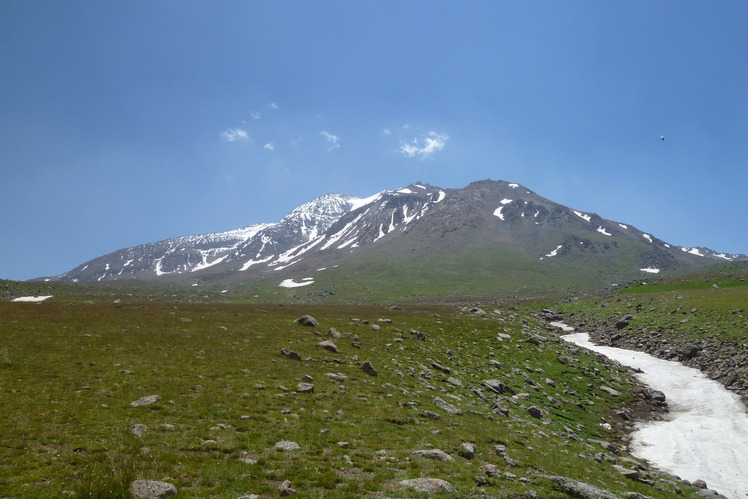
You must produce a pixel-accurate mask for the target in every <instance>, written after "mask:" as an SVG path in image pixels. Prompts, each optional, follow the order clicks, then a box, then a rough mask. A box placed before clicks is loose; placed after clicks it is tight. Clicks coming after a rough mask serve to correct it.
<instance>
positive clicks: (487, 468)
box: [480, 464, 500, 477]
mask: <svg viewBox="0 0 748 499" xmlns="http://www.w3.org/2000/svg"><path fill="white" fill-rule="evenodd" d="M480 469H481V471H482V472H483V473H485V474H486V476H490V477H495V476H499V474H500V471H499V467H498V466H496V465H495V464H484V465H483V466H481V468H480Z"/></svg>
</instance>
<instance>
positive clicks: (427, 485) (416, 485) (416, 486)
mask: <svg viewBox="0 0 748 499" xmlns="http://www.w3.org/2000/svg"><path fill="white" fill-rule="evenodd" d="M400 485H401V486H402V487H406V488H409V489H413V490H415V491H417V492H427V493H431V494H435V493H437V492H447V493H450V494H453V493H455V492H457V490H456V489H455V488H454V486H453V485H452V484H451V483H449V482H448V481H446V480H442V479H440V478H411V479H410V480H403V481H401V482H400Z"/></svg>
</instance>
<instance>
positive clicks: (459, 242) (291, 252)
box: [47, 180, 748, 287]
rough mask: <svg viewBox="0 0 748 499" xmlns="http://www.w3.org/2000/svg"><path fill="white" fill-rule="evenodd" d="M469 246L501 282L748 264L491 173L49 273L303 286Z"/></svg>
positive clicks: (448, 257) (442, 264)
mask: <svg viewBox="0 0 748 499" xmlns="http://www.w3.org/2000/svg"><path fill="white" fill-rule="evenodd" d="M470 251H473V252H475V254H476V255H477V257H476V263H475V265H478V266H479V265H481V263H480V261H481V260H485V262H484V263H483V265H484V268H483V271H484V272H486V273H488V274H495V276H497V277H498V276H500V275H502V272H506V271H511V270H512V269H511V268H510V267H512V266H513V265H514V264H513V263H512V262H516V265H517V266H520V267H523V268H525V269H530V270H531V271H532V272H533V273H542V272H544V271H551V270H555V271H559V272H562V273H563V272H566V273H574V272H577V273H578V272H586V273H589V274H590V275H593V274H594V275H596V280H598V281H600V282H603V281H606V280H608V281H610V280H611V279H616V280H617V279H619V278H626V277H627V276H628V277H633V276H641V275H646V274H648V273H657V272H661V271H662V272H669V271H679V270H688V269H697V268H701V267H704V266H708V265H710V264H711V263H714V262H718V261H738V260H748V257H746V255H742V254H731V255H728V254H724V253H719V252H716V251H714V250H711V249H708V248H702V247H680V246H676V245H671V244H668V243H666V242H665V241H662V240H661V239H659V238H657V237H655V236H653V235H651V234H649V233H645V232H643V231H640V230H639V229H637V228H636V227H634V226H633V225H631V224H625V223H621V222H615V221H612V220H607V219H605V218H602V217H600V216H599V215H597V214H596V213H591V212H582V211H579V210H576V209H573V208H569V207H566V206H563V205H561V204H559V203H556V202H554V201H551V200H549V199H547V198H544V197H542V196H540V195H538V194H536V193H535V192H533V191H531V190H530V189H528V188H526V187H524V186H521V185H520V184H517V183H510V182H506V181H494V180H481V181H476V182H473V183H471V184H469V185H468V186H466V187H464V188H460V189H443V188H440V187H435V186H431V185H428V184H424V183H420V182H418V183H415V184H410V185H409V186H406V187H403V188H401V189H397V190H393V191H382V192H379V193H376V194H374V195H372V196H369V197H368V198H356V197H353V196H349V195H345V194H325V195H323V196H320V197H318V198H316V199H314V200H312V201H309V202H307V203H304V204H302V205H300V206H299V207H298V208H296V209H294V210H292V211H291V213H289V214H288V215H286V216H285V217H283V218H282V219H281V220H280V221H278V222H275V223H260V224H253V225H248V226H245V227H243V228H239V229H235V230H231V231H226V232H219V233H211V234H198V235H192V236H182V237H177V238H171V239H166V240H163V241H159V242H156V243H149V244H144V245H139V246H134V247H131V248H125V249H122V250H118V251H115V252H112V253H109V254H107V255H103V256H101V257H98V258H96V259H93V260H90V261H88V262H85V263H83V264H81V265H79V266H78V267H76V268H75V269H72V270H71V271H68V272H66V273H64V274H61V275H59V276H55V277H51V278H47V280H62V281H101V280H118V279H143V278H156V277H165V276H170V277H172V278H187V279H188V280H191V281H192V282H193V283H197V282H200V283H204V282H214V283H220V282H222V281H231V282H242V281H244V282H247V281H256V280H263V279H271V280H275V281H280V284H277V283H276V285H279V286H281V287H302V286H310V285H312V284H313V283H314V281H315V279H314V278H311V277H310V276H308V275H307V276H305V277H301V279H305V280H301V281H300V280H299V279H300V277H299V276H298V274H301V273H304V272H306V273H309V272H311V271H312V270H314V271H316V270H317V269H326V268H330V267H333V266H336V265H343V266H344V267H345V265H347V264H354V263H355V264H356V265H358V266H359V267H361V268H364V267H366V262H365V260H366V258H371V259H377V260H378V259H381V258H390V259H391V260H392V261H393V262H394V261H401V262H402V265H407V262H409V261H410V262H412V263H413V264H414V265H415V266H418V265H421V264H422V263H423V260H424V259H432V260H433V261H434V265H435V266H436V268H435V269H434V272H436V273H439V272H442V271H444V272H447V271H450V262H454V261H455V260H459V259H460V258H467V257H465V255H466V254H468V253H469V252H470ZM492 253H502V254H503V255H505V256H506V255H514V258H513V259H511V258H509V260H510V261H509V262H504V263H503V264H502V265H501V266H503V267H506V268H503V269H502V268H494V267H496V265H493V264H488V263H486V262H488V261H489V260H490V261H496V259H497V258H499V256H497V255H496V254H492ZM507 258H508V256H507ZM419 260H420V261H419ZM463 264H467V265H469V262H468V263H465V262H463ZM491 265H493V267H492V266H491ZM424 271H426V269H424ZM284 283H285V285H284Z"/></svg>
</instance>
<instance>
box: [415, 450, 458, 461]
mask: <svg viewBox="0 0 748 499" xmlns="http://www.w3.org/2000/svg"><path fill="white" fill-rule="evenodd" d="M413 454H415V455H416V456H421V457H425V458H427V459H433V460H435V461H454V460H455V458H453V457H452V456H450V455H449V454H447V453H446V452H444V451H443V450H439V449H426V450H416V451H413Z"/></svg>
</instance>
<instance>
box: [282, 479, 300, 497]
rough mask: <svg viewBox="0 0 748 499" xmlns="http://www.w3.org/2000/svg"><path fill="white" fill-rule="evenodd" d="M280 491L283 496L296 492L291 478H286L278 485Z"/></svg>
mask: <svg viewBox="0 0 748 499" xmlns="http://www.w3.org/2000/svg"><path fill="white" fill-rule="evenodd" d="M278 492H279V493H280V495H281V496H292V495H294V494H295V493H296V489H294V488H293V487H291V481H290V480H285V481H283V482H282V483H281V484H280V485H278Z"/></svg>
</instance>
